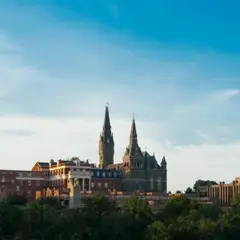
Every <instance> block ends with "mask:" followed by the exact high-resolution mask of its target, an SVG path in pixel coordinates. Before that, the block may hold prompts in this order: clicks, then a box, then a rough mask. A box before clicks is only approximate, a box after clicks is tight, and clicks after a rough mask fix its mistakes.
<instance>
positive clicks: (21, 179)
mask: <svg viewBox="0 0 240 240" xmlns="http://www.w3.org/2000/svg"><path fill="white" fill-rule="evenodd" d="M45 184H46V179H45V176H44V173H43V172H39V171H35V172H32V171H22V170H0V199H4V198H6V197H7V196H8V195H20V196H25V197H26V198H27V199H28V200H35V199H36V197H37V195H38V194H41V193H42V191H43V189H44V187H45Z"/></svg>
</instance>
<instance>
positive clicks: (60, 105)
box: [0, 0, 240, 190]
mask: <svg viewBox="0 0 240 240" xmlns="http://www.w3.org/2000/svg"><path fill="white" fill-rule="evenodd" d="M239 9H240V3H239V2H238V1H231V3H230V2H228V3H226V1H220V0H218V1H205V0H203V1H200V2H196V1H190V0H189V1H171V0H169V1H141V3H138V5H136V1H123V0H122V1H107V0H105V1H96V0H95V1H90V0H89V1H74V0H72V1H66V0H65V1H61V0H55V1H54V0H46V1H44V0H41V1H40V0H39V1H37V0H36V1H32V0H31V1H30V0H29V1H27V0H25V1H23V0H22V1H17V0H15V1H14V0H12V1H0V143H2V150H1V151H0V159H1V160H0V163H1V168H27V169H29V168H31V166H32V165H33V164H34V162H35V161H38V160H41V161H44V160H46V161H47V160H48V159H50V158H65V157H68V156H72V155H77V156H80V158H83V159H84V158H85V159H86V158H89V159H91V161H93V162H97V161H98V156H97V141H98V137H99V132H100V131H101V126H102V121H103V111H104V105H105V103H106V102H110V110H111V119H112V126H113V132H114V136H115V141H116V155H115V159H116V161H121V157H122V155H123V153H124V148H125V147H126V145H127V144H128V136H129V131H130V124H131V118H132V113H133V112H134V113H135V116H136V121H137V128H138V133H139V142H140V145H141V147H142V149H144V148H145V147H147V149H148V151H150V152H155V153H156V156H157V157H158V159H159V160H160V159H161V157H162V155H163V154H165V155H166V157H167V159H168V168H169V190H176V189H184V188H186V187H187V186H188V185H191V184H192V183H193V182H194V181H195V180H196V179H197V178H204V179H213V180H217V181H231V180H232V179H233V178H234V177H235V176H238V175H239V173H238V171H237V169H238V167H237V166H239V159H240V139H239V132H240V123H239V119H240V113H239V111H238V110H237V109H238V106H239V104H240V69H239V64H240V45H239V42H240V33H239V31H238V30H237V29H238V28H239V23H240V16H239V14H238V12H239ZM216 165H217V166H218V168H217V169H216V170H215V171H213V168H214V166H216ZM179 179H180V180H179Z"/></svg>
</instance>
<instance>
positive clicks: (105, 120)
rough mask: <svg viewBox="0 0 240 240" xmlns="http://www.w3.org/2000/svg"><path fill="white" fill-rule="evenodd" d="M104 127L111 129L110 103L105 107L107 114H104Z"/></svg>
mask: <svg viewBox="0 0 240 240" xmlns="http://www.w3.org/2000/svg"><path fill="white" fill-rule="evenodd" d="M103 129H104V130H110V129H111V124H110V117H109V109H108V104H107V105H106V107H105V116H104V123H103Z"/></svg>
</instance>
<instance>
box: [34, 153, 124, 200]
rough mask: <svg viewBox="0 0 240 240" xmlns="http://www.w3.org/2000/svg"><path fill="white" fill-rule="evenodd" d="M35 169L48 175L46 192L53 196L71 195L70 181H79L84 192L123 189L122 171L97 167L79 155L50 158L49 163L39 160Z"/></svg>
mask: <svg viewBox="0 0 240 240" xmlns="http://www.w3.org/2000/svg"><path fill="white" fill-rule="evenodd" d="M47 166H48V167H47ZM35 170H37V171H40V172H43V173H44V175H45V176H48V181H47V184H46V185H47V187H48V190H47V191H46V193H48V192H49V194H50V195H51V194H52V196H53V195H54V196H56V195H59V196H60V197H67V196H68V195H69V183H70V182H76V181H78V184H79V187H80V191H81V192H82V194H90V193H92V192H98V193H101V192H102V193H104V192H106V193H107V192H109V191H114V190H116V191H120V190H121V189H122V181H121V177H122V174H121V172H120V171H117V170H113V169H101V168H97V167H96V165H94V164H91V163H89V161H88V160H86V161H82V160H80V159H79V158H77V157H74V158H70V159H68V160H58V161H54V160H50V162H49V163H48V162H37V163H36V164H35V165H34V166H33V168H32V171H35ZM50 190H51V191H50ZM56 191H57V194H56ZM52 192H54V193H55V194H53V193H52Z"/></svg>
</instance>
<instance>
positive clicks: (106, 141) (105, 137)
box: [99, 105, 114, 168]
mask: <svg viewBox="0 0 240 240" xmlns="http://www.w3.org/2000/svg"><path fill="white" fill-rule="evenodd" d="M113 158H114V140H113V134H112V131H111V124H110V117H109V109H108V105H106V107H105V116H104V122H103V129H102V132H101V134H100V140H99V167H100V168H105V167H106V166H108V165H111V164H113Z"/></svg>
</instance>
